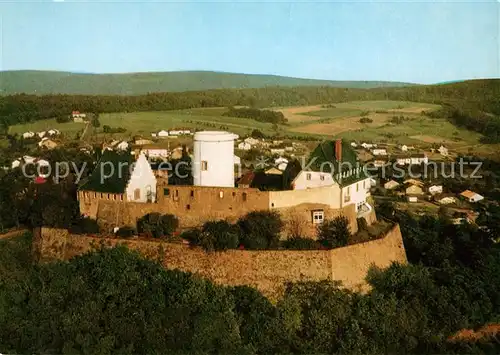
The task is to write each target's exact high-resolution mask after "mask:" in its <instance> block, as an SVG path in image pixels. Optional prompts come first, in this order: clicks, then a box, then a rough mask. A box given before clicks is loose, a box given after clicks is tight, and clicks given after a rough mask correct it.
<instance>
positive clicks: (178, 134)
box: [168, 130, 183, 136]
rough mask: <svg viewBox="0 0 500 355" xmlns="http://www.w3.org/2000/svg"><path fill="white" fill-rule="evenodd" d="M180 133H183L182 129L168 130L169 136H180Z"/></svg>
mask: <svg viewBox="0 0 500 355" xmlns="http://www.w3.org/2000/svg"><path fill="white" fill-rule="evenodd" d="M181 134H183V131H179V130H172V131H168V135H169V136H180V135H181Z"/></svg>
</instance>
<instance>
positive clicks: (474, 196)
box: [460, 190, 484, 202]
mask: <svg viewBox="0 0 500 355" xmlns="http://www.w3.org/2000/svg"><path fill="white" fill-rule="evenodd" d="M460 196H462V197H464V198H465V199H466V200H467V201H469V202H478V201H481V200H484V197H483V196H481V195H480V194H478V193H476V192H473V191H470V190H465V191H463V192H462V193H460Z"/></svg>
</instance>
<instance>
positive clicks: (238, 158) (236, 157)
mask: <svg viewBox="0 0 500 355" xmlns="http://www.w3.org/2000/svg"><path fill="white" fill-rule="evenodd" d="M240 164H241V158H240V157H239V156H237V155H235V156H234V165H240Z"/></svg>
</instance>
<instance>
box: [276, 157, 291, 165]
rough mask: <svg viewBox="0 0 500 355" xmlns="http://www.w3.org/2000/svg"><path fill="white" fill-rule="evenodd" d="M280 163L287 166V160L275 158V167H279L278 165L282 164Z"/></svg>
mask: <svg viewBox="0 0 500 355" xmlns="http://www.w3.org/2000/svg"><path fill="white" fill-rule="evenodd" d="M282 163H285V164H288V159H287V158H283V157H279V158H276V159H275V160H274V164H275V165H279V164H282Z"/></svg>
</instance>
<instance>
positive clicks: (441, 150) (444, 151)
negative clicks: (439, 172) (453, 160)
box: [438, 145, 448, 157]
mask: <svg viewBox="0 0 500 355" xmlns="http://www.w3.org/2000/svg"><path fill="white" fill-rule="evenodd" d="M438 152H439V154H441V155H442V156H444V157H447V156H448V148H446V147H445V146H443V145H442V146H440V147H439V149H438Z"/></svg>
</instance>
